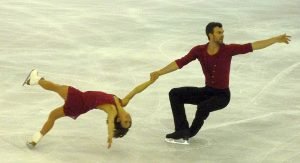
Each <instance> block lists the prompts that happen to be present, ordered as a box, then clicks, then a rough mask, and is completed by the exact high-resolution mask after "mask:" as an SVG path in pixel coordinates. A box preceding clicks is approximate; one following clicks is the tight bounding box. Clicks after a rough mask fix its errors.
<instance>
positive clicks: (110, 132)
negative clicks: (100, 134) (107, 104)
mask: <svg viewBox="0 0 300 163" xmlns="http://www.w3.org/2000/svg"><path fill="white" fill-rule="evenodd" d="M107 114H108V116H107V129H108V138H107V143H108V146H107V148H110V147H111V144H112V138H113V136H114V129H115V123H114V121H115V117H116V116H117V110H116V108H115V107H114V106H112V108H111V109H108V111H107Z"/></svg>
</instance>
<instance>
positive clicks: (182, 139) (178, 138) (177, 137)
mask: <svg viewBox="0 0 300 163" xmlns="http://www.w3.org/2000/svg"><path fill="white" fill-rule="evenodd" d="M189 137H190V132H189V130H188V129H187V130H180V131H175V132H173V133H171V134H167V135H166V138H165V141H166V142H168V143H175V144H186V145H188V144H189V142H188V140H189Z"/></svg>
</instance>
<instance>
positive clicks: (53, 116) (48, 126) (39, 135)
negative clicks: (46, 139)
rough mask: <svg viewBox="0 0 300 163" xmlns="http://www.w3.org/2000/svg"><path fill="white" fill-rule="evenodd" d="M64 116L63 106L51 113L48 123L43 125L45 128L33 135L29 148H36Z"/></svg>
mask: <svg viewBox="0 0 300 163" xmlns="http://www.w3.org/2000/svg"><path fill="white" fill-rule="evenodd" d="M64 116H65V113H64V109H63V107H62V106H61V107H58V108H56V109H54V110H53V111H51V113H50V114H49V117H48V119H47V121H46V122H45V124H44V125H43V128H42V129H41V130H40V131H39V132H37V133H35V134H34V135H33V137H32V139H31V140H30V141H28V142H27V146H28V147H29V148H33V147H35V146H36V144H37V143H38V142H39V141H40V140H41V139H42V138H43V136H45V135H46V134H47V133H48V132H49V131H50V130H51V129H52V127H53V125H54V123H55V121H56V120H57V119H59V118H61V117H64Z"/></svg>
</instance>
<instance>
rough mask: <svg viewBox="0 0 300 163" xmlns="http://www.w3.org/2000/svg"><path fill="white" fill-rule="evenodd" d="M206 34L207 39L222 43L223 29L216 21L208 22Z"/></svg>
mask: <svg viewBox="0 0 300 163" xmlns="http://www.w3.org/2000/svg"><path fill="white" fill-rule="evenodd" d="M206 35H207V38H208V40H209V41H213V42H216V43H219V44H222V43H223V39H224V30H223V26H222V24H221V23H218V22H210V23H208V24H207V26H206Z"/></svg>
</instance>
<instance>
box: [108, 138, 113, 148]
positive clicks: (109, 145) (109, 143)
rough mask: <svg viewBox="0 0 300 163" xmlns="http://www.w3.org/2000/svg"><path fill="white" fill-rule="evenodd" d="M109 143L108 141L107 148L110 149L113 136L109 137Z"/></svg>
mask: <svg viewBox="0 0 300 163" xmlns="http://www.w3.org/2000/svg"><path fill="white" fill-rule="evenodd" d="M107 143H108V146H107V149H109V148H110V147H111V144H112V138H111V137H108V139H107Z"/></svg>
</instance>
